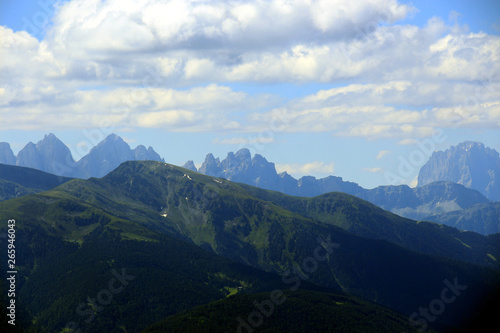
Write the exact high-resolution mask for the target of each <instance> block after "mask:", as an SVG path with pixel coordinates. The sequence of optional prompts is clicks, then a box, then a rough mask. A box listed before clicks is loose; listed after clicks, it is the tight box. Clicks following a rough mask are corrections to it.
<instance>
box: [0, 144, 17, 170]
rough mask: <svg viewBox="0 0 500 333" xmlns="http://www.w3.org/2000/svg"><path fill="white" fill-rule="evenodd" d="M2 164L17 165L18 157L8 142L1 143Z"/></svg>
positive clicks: (0, 160)
mask: <svg viewBox="0 0 500 333" xmlns="http://www.w3.org/2000/svg"><path fill="white" fill-rule="evenodd" d="M0 163H2V164H10V165H15V164H16V156H15V155H14V152H13V151H12V149H11V148H10V144H8V143H7V142H0Z"/></svg>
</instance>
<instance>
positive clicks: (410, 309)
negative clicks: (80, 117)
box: [0, 135, 500, 332]
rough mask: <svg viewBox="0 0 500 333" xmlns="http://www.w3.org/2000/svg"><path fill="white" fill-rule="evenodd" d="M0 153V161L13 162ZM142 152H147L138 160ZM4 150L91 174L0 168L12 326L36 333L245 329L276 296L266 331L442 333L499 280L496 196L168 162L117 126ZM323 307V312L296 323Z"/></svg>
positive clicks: (245, 161)
mask: <svg viewBox="0 0 500 333" xmlns="http://www.w3.org/2000/svg"><path fill="white" fill-rule="evenodd" d="M0 147H3V149H4V150H3V153H1V154H0V156H3V158H4V160H2V161H10V162H12V161H14V159H13V154H12V152H11V151H10V147H9V146H8V145H6V144H4V145H0ZM9 151H10V154H9ZM150 157H151V159H156V160H157V161H137V159H150ZM14 158H15V161H16V163H19V164H21V163H33V164H35V165H37V166H39V167H43V168H47V169H51V168H52V170H55V169H57V170H65V171H68V172H69V171H72V172H78V173H79V174H80V175H82V177H81V178H88V179H71V178H67V177H63V176H56V175H52V174H49V173H46V172H44V171H40V170H36V169H33V168H27V167H21V166H15V165H4V164H0V200H1V199H3V201H2V202H0V219H3V220H7V219H15V220H16V221H17V222H16V223H17V224H16V233H17V236H16V237H18V238H17V239H18V240H17V243H16V247H18V248H19V249H20V250H19V251H20V255H19V256H20V257H22V258H23V259H22V261H20V262H19V264H18V265H17V266H18V267H17V269H18V271H19V280H18V281H19V284H18V286H17V287H18V294H19V307H18V316H19V321H18V322H19V323H20V325H22V326H23V327H27V328H29V329H32V330H33V331H55V332H62V331H66V332H71V331H72V330H69V331H68V330H65V329H64V327H66V328H68V326H69V327H73V328H74V330H73V331H72V332H76V331H78V329H81V332H120V331H125V330H126V331H133V332H139V331H141V330H143V329H146V331H147V332H161V331H165V330H166V331H175V330H176V329H177V330H180V331H190V332H191V331H197V327H205V326H203V325H204V323H205V322H206V323H207V327H213V328H214V330H215V328H216V327H224V328H225V329H226V330H227V331H235V330H237V331H238V330H239V331H245V329H242V327H246V331H250V330H252V327H256V326H252V327H251V326H248V325H250V324H248V322H250V323H251V322H252V321H251V317H250V316H249V315H248V314H249V313H250V314H252V313H253V312H252V311H254V309H255V308H256V305H255V304H256V303H255V302H257V301H256V300H258V303H257V304H258V305H257V309H260V310H261V311H264V312H262V313H265V310H262V307H260V306H261V305H262V304H267V306H268V308H267V309H269V305H268V304H269V303H266V301H267V299H268V298H269V297H270V296H269V295H270V294H271V295H272V293H273V292H275V291H276V290H279V291H282V292H283V294H282V295H286V296H285V297H286V299H287V300H288V301H287V302H286V305H285V306H283V307H278V303H276V304H275V305H273V307H275V309H276V311H275V313H274V314H273V317H272V319H270V320H266V321H265V324H264V325H263V326H262V328H263V329H269V330H270V331H283V330H290V331H295V332H302V331H303V330H306V331H307V330H308V331H311V330H312V331H318V330H324V329H325V327H329V326H332V325H333V326H336V327H342V325H340V324H338V323H339V321H341V322H346V323H349V324H346V326H345V329H346V330H347V329H349V331H352V332H366V331H370V332H403V331H405V332H415V331H417V330H418V329H419V328H422V329H423V328H426V329H428V328H429V327H431V328H433V329H437V330H441V329H448V328H457V327H458V326H462V325H463V320H464V319H467V318H470V311H471V309H475V308H476V307H477V306H481V304H484V301H485V297H486V296H487V295H489V294H491V293H494V292H495V290H496V289H495V288H496V286H498V281H500V274H499V269H500V266H499V261H498V260H499V259H498V258H500V247H499V246H498V244H500V239H499V237H500V233H499V231H500V230H499V226H500V223H499V218H498V216H499V211H500V203H499V202H491V201H490V200H489V199H488V198H486V197H485V196H484V195H482V194H481V193H480V192H478V191H476V190H473V189H469V188H467V187H465V186H463V185H461V184H457V183H454V182H450V181H436V182H432V183H429V184H426V185H423V186H420V187H417V188H410V187H408V186H406V185H401V186H380V187H377V188H374V189H364V188H362V187H361V186H359V185H357V184H355V183H351V182H347V181H344V180H342V178H340V177H334V176H330V177H326V178H323V179H316V178H314V177H310V176H309V177H302V178H301V179H299V180H296V179H294V178H293V177H291V176H290V175H288V174H286V173H282V174H278V173H277V172H276V169H275V166H274V164H273V163H271V162H268V161H267V160H266V159H265V158H264V157H262V156H260V155H255V156H253V157H252V156H251V154H250V151H249V150H247V149H241V150H239V151H238V152H236V153H229V154H228V156H227V158H226V159H224V160H222V161H220V159H218V158H215V157H214V156H213V155H212V154H209V155H208V156H207V158H206V160H205V162H204V163H203V164H202V165H201V167H200V168H199V169H197V168H196V167H195V165H194V163H193V162H192V161H191V162H188V163H186V164H185V166H184V167H178V166H174V165H170V164H167V163H165V162H164V161H163V159H161V158H160V157H159V156H158V154H156V153H155V152H154V150H153V149H152V148H150V149H146V148H145V147H142V146H139V147H138V148H136V149H131V148H130V147H129V146H128V145H127V144H126V143H125V142H124V141H123V140H122V139H121V138H120V137H118V136H116V135H111V136H109V137H107V138H106V139H105V140H104V141H103V142H101V143H99V144H98V145H97V146H96V147H94V149H92V150H91V152H90V153H89V154H88V155H87V156H85V157H84V158H82V159H81V160H80V161H78V162H75V161H74V160H73V159H72V157H71V154H70V152H69V149H68V148H67V147H66V146H64V145H63V144H62V142H60V140H58V139H57V138H56V137H55V136H54V135H48V136H46V137H45V138H44V139H43V140H42V141H40V142H39V143H38V144H37V145H34V144H28V145H27V146H26V147H25V149H23V150H22V151H20V153H19V154H18V156H17V157H14ZM124 159H129V161H124V162H123V160H124ZM158 160H160V161H158ZM68 161H69V162H68ZM64 162H67V164H63V163H64ZM70 162H72V163H73V164H70ZM68 163H69V164H68ZM60 164H62V165H63V166H66V167H68V168H62V167H61V165H60ZM69 165H72V168H69ZM115 165H118V166H117V167H114V166H115ZM110 168H114V169H113V170H112V171H111V172H107V171H106V170H108V169H110ZM189 169H190V170H189ZM75 170H76V171H75ZM106 172H107V173H106ZM102 173H106V175H105V176H103V177H100V178H96V177H91V176H92V174H102ZM204 173H206V174H204ZM89 177H91V178H89ZM224 178H226V179H224ZM267 188H269V189H267ZM270 189H271V190H270ZM41 191H44V192H42V193H39V192H41ZM323 191H324V192H327V193H322V192H323ZM341 192H344V193H341ZM349 192H351V194H349ZM290 193H302V194H301V195H300V196H292V195H290ZM369 201H370V202H371V203H370V202H369ZM388 210H391V211H393V212H396V213H397V214H398V215H400V216H398V215H396V214H393V213H391V212H389V211H388ZM404 215H407V216H414V218H415V219H419V220H422V219H421V218H420V217H421V216H427V217H428V218H427V217H426V218H425V220H432V221H436V222H441V221H445V222H446V224H447V225H451V226H454V227H457V228H453V227H448V226H445V225H442V224H438V223H433V222H427V221H415V220H411V219H407V218H404V217H402V216H404ZM5 228H6V226H5V225H3V226H0V230H1V233H3V232H5V230H6V229H5ZM459 229H462V230H459ZM464 229H465V230H472V231H477V232H479V233H476V232H471V231H464ZM480 233H482V234H484V235H481V234H480ZM0 241H2V240H1V239H0ZM318 251H319V252H318ZM325 251H326V252H325ZM319 254H322V255H321V256H319ZM313 259H314V262H313V261H312V260H313ZM311 265H312V266H311ZM119 270H121V271H122V280H123V279H124V278H123V276H127V277H129V280H128V281H125V282H126V284H124V285H123V286H124V287H125V286H127V288H126V291H124V293H123V295H122V294H120V295H118V294H116V295H114V296H116V299H115V298H113V300H112V302H111V301H110V303H111V304H110V305H109V306H106V305H108V304H109V303H107V302H108V299H103V298H102V297H103V295H104V293H106V292H108V294H110V295H111V293H110V292H109V291H107V290H106V289H102V288H103V285H102V283H103V281H104V282H107V281H110V279H112V278H113V276H115V277H116V276H117V274H118V273H117V272H118V271H119ZM125 270H126V273H125ZM110 272H111V273H110ZM444 281H445V282H444ZM450 285H452V286H455V287H454V288H455V291H456V293H455V295H456V296H457V298H456V299H457V301H456V302H453V303H452V304H448V303H447V304H446V312H443V313H441V314H440V315H439V316H438V317H437V319H436V320H435V321H432V322H431V321H422V319H420V320H414V319H415V316H414V313H417V312H415V311H418V309H420V308H421V307H422V306H424V305H426V304H429V302H430V301H431V300H433V299H435V298H436V297H438V296H439V295H442V290H443V286H450ZM299 288H300V289H301V290H297V289H299ZM113 290H115V289H113ZM465 291H466V292H465ZM89 293H90V295H92V294H94V295H95V294H96V295H98V297H97V298H96V299H98V300H99V299H100V300H101V301H100V302H101V303H100V304H101V305H102V307H101V306H100V305H98V304H97V303H95V301H94V303H92V298H91V297H92V296H89ZM5 294H6V293H5V292H3V291H2V293H1V295H2V296H1V297H4V296H3V295H5ZM99 295H100V296H99ZM458 296H460V298H458ZM86 299H87V300H88V301H87V302H85V300H86ZM2 301H3V299H2ZM318 302H321V304H323V306H324V308H318V307H317V306H316V304H317V303H318ZM372 302H373V303H372ZM75 309H76V311H75ZM84 309H86V311H83V310H84ZM98 309H99V310H98ZM324 309H328V311H330V312H331V315H330V314H329V315H328V316H327V317H325V318H324V319H322V320H319V321H318V320H310V321H308V320H304V319H300V314H304V315H305V316H306V317H311V318H321V317H322V316H324V315H323V314H322V313H323V312H322V311H323V310H324ZM389 309H391V310H389ZM2 311H3V310H2ZM101 311H102V312H101ZM182 311H184V312H182ZM268 311H269V310H268ZM273 311H274V310H273ZM75 313H76V315H75ZM100 313H101V314H100ZM482 313H484V312H482ZM0 314H2V315H3V312H1V311H0ZM417 314H418V313H417ZM3 316H4V317H5V315H3ZM214 316H216V317H214ZM290 316H293V318H290ZM90 318H92V319H91V320H90ZM236 318H244V319H242V320H243V322H242V321H241V320H236ZM249 318H250V319H249ZM263 318H264V317H263ZM266 318H267V317H266ZM298 318H299V319H298ZM407 318H410V319H407ZM412 318H413V319H412ZM417 318H425V317H417ZM353 323H355V324H353ZM1 325H3V324H2V322H0V329H1V328H2V326H1ZM200 325H201V326H200ZM221 325H222V326H221ZM242 325H243V326H242ZM245 325H246V326H245ZM300 325H306V326H304V328H303V329H302V328H301V326H300ZM148 326H149V328H148ZM249 327H250V330H249V329H248V328H249ZM354 327H355V328H354ZM473 327H475V328H477V324H474V325H473ZM429 332H431V331H429ZM464 332H466V331H464Z"/></svg>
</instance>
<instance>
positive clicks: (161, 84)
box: [0, 0, 500, 188]
mask: <svg viewBox="0 0 500 333" xmlns="http://www.w3.org/2000/svg"><path fill="white" fill-rule="evenodd" d="M498 13H500V2H498V1H496V0H487V1H474V2H473V1H470V0H462V1H447V0H445V1H428V0H423V1H412V2H411V1H397V0H358V1H352V0H320V1H314V0H290V1H285V0H269V1H252V2H249V1H203V0H201V1H200V0H198V1H175V0H174V1H166V0H134V1H132V0H108V1H100V0H85V1H81V0H72V1H53V0H26V1H23V0H17V1H14V0H3V1H2V3H1V4H0V142H8V143H10V145H11V148H12V149H13V151H14V153H17V152H18V151H19V150H20V149H22V148H23V147H24V145H26V144H27V143H28V142H30V141H31V142H34V143H36V142H38V141H40V140H41V139H43V136H44V135H45V134H48V133H54V134H55V135H56V136H57V137H58V138H59V139H61V140H62V141H63V142H64V143H65V144H66V145H68V146H69V147H70V149H71V151H72V153H73V157H74V158H75V160H78V159H80V158H81V157H82V156H84V155H85V154H86V153H88V151H89V150H90V149H91V148H92V147H93V146H94V145H96V144H97V143H98V142H99V141H100V140H102V139H104V138H105V137H106V136H107V135H109V134H111V133H116V134H118V135H120V136H121V137H122V138H124V140H125V141H127V142H128V143H129V145H130V146H131V147H132V148H135V147H136V146H137V145H139V144H143V145H145V146H152V147H153V148H154V149H155V151H157V152H158V153H159V154H160V155H161V156H162V157H163V158H165V161H166V162H168V163H172V164H175V165H180V166H182V165H183V164H184V163H185V162H186V161H187V160H193V161H194V162H195V164H196V165H198V166H199V165H200V164H201V163H202V162H203V160H204V159H205V156H206V154H208V153H213V154H214V156H216V157H220V158H221V159H223V158H225V157H226V155H227V153H228V152H230V151H233V152H236V151H237V150H239V149H241V148H248V149H250V151H251V153H252V154H260V155H262V156H264V157H265V158H266V159H267V160H268V161H271V162H274V163H275V164H276V168H277V170H278V171H279V172H282V171H287V172H288V173H289V174H291V175H293V176H295V177H300V176H303V175H313V176H316V177H318V178H319V177H325V176H327V175H334V176H340V177H342V178H343V179H344V180H348V181H353V182H356V183H358V184H359V185H361V186H363V187H365V188H373V187H376V186H379V185H389V184H392V185H400V184H408V185H410V186H415V185H416V178H417V175H418V170H419V169H420V167H421V166H422V165H423V164H424V163H425V162H426V161H427V160H428V158H429V157H430V156H431V154H432V152H433V151H435V150H445V149H447V148H449V147H450V146H452V145H457V144H459V143H461V142H463V141H480V142H482V143H484V144H485V145H486V146H488V147H491V148H493V149H496V150H497V151H500V131H499V130H500V15H498Z"/></svg>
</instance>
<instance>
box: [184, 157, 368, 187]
mask: <svg viewBox="0 0 500 333" xmlns="http://www.w3.org/2000/svg"><path fill="white" fill-rule="evenodd" d="M184 168H186V169H189V170H192V171H198V172H199V173H202V174H204V175H207V176H213V177H220V178H225V179H228V180H231V181H234V182H239V183H244V184H248V185H252V186H257V187H260V188H263V189H268V190H274V191H280V192H283V193H286V194H289V195H299V196H306V197H312V196H316V195H320V194H323V193H327V192H333V191H337V192H344V193H349V194H356V193H357V192H359V191H360V190H362V189H363V188H362V187H360V186H359V185H358V184H356V183H352V182H346V181H344V180H342V178H340V177H334V176H329V177H326V178H321V179H316V178H315V177H312V176H304V177H302V178H300V179H298V180H297V179H295V178H293V177H292V176H290V175H289V174H287V173H286V172H284V173H281V174H278V173H277V172H276V167H275V165H274V163H272V162H268V161H267V160H266V159H265V158H264V157H262V156H261V155H259V154H255V155H254V156H253V158H252V157H251V154H250V151H249V150H248V149H246V148H244V149H240V150H239V151H238V152H236V154H235V153H233V152H230V153H228V154H227V157H226V158H225V159H224V160H222V161H220V159H219V158H215V157H214V156H213V155H212V154H208V155H207V157H206V158H205V162H203V164H202V165H201V166H200V168H199V169H198V170H197V169H196V167H195V166H194V163H193V162H192V161H188V162H187V163H186V164H184Z"/></svg>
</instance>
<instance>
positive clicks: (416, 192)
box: [356, 181, 490, 220]
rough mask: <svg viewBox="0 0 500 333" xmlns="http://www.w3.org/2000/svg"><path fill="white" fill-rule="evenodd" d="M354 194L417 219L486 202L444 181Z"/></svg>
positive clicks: (399, 213)
mask: <svg viewBox="0 0 500 333" xmlns="http://www.w3.org/2000/svg"><path fill="white" fill-rule="evenodd" d="M356 195H357V196H358V197H360V198H362V199H365V200H367V201H370V202H371V203H373V204H375V205H377V206H379V207H381V208H383V209H386V210H389V211H391V212H393V213H396V214H398V215H401V216H404V217H408V218H411V219H417V220H424V219H425V220H426V219H428V216H431V215H438V214H443V213H448V212H453V211H460V210H463V209H467V208H470V207H472V206H473V205H475V204H482V203H489V202H490V200H488V199H487V198H486V197H485V196H484V195H482V194H481V193H479V192H478V191H476V190H471V189H468V188H466V187H465V186H463V185H460V184H455V183H452V182H445V181H441V182H435V183H431V184H428V185H425V186H422V187H417V188H413V189H412V188H410V187H408V186H406V185H399V186H379V187H377V188H374V189H371V190H363V191H360V192H358V193H357V194H356Z"/></svg>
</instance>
